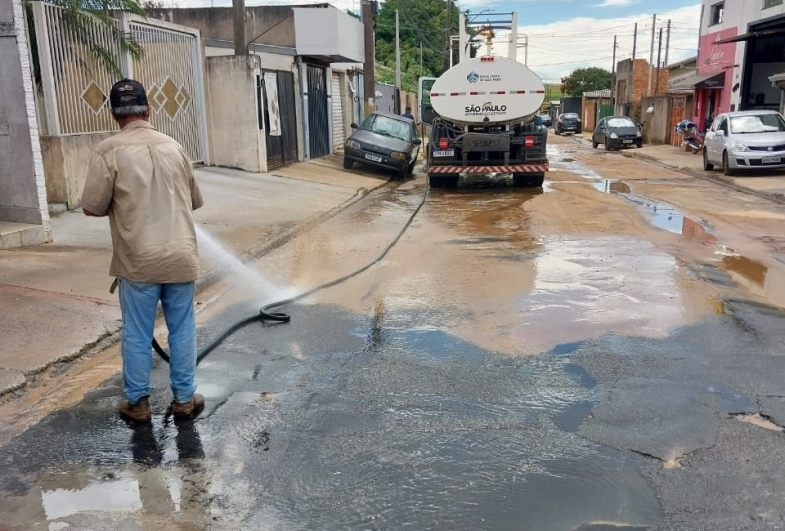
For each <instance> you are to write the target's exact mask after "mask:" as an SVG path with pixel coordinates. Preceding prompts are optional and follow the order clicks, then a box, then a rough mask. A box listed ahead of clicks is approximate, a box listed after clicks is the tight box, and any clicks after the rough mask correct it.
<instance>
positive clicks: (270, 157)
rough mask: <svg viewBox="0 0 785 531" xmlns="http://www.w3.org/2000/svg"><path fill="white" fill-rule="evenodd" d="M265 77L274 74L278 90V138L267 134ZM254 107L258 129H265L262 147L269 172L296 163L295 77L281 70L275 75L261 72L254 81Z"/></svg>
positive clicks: (268, 130)
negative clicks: (256, 113) (255, 91)
mask: <svg viewBox="0 0 785 531" xmlns="http://www.w3.org/2000/svg"><path fill="white" fill-rule="evenodd" d="M264 73H268V74H271V73H274V74H275V78H276V87H277V89H278V101H277V102H275V105H277V108H278V114H279V119H280V130H281V134H280V135H275V136H274V135H271V134H269V133H270V131H271V129H270V103H271V102H270V101H269V100H268V98H267V94H268V91H267V87H266V85H265V78H264ZM256 88H257V98H256V101H257V104H258V105H259V109H258V113H259V127H260V128H264V131H265V135H264V137H265V144H266V145H267V169H268V170H271V169H274V168H278V167H280V166H283V165H285V164H290V163H292V162H296V161H297V115H296V114H295V105H296V102H295V99H294V74H292V73H291V72H286V71H283V70H278V71H277V72H274V71H272V70H264V71H263V74H262V75H261V76H257V78H256Z"/></svg>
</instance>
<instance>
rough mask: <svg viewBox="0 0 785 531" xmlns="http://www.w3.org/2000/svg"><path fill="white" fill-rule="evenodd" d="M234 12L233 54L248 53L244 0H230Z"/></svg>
mask: <svg viewBox="0 0 785 531" xmlns="http://www.w3.org/2000/svg"><path fill="white" fill-rule="evenodd" d="M232 10H233V13H234V55H237V56H245V55H248V38H247V37H246V36H245V0H232Z"/></svg>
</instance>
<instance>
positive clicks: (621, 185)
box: [592, 179, 632, 194]
mask: <svg viewBox="0 0 785 531" xmlns="http://www.w3.org/2000/svg"><path fill="white" fill-rule="evenodd" d="M592 186H594V188H596V189H597V190H599V191H600V192H603V193H605V194H629V193H631V192H632V188H630V185H629V184H627V183H625V182H623V181H616V180H613V179H603V180H602V181H600V182H598V183H594V184H592Z"/></svg>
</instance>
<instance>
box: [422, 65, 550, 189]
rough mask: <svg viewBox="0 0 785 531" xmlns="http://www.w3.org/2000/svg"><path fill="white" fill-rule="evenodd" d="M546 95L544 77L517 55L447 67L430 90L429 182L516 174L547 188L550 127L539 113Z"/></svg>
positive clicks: (520, 181)
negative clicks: (537, 118) (537, 119)
mask: <svg viewBox="0 0 785 531" xmlns="http://www.w3.org/2000/svg"><path fill="white" fill-rule="evenodd" d="M544 99H545V86H544V85H543V83H542V80H540V78H539V77H538V76H537V74H535V73H534V72H532V71H531V70H529V69H528V68H527V67H526V66H524V65H523V64H521V63H519V62H518V61H515V60H513V59H509V58H506V57H500V56H494V55H486V56H483V57H475V58H473V59H466V60H465V61H461V62H460V63H458V64H457V65H455V66H453V67H452V68H450V69H449V70H447V71H446V72H445V73H444V74H442V76H441V77H439V78H438V79H436V81H435V82H434V83H433V86H432V87H431V89H430V105H429V107H430V108H431V109H432V111H433V116H432V119H431V120H429V121H430V122H431V132H430V135H429V145H428V149H427V158H428V161H427V170H426V171H427V173H428V179H429V182H430V185H431V186H432V187H454V186H456V185H457V184H458V181H459V180H460V179H462V178H463V179H477V178H480V179H483V180H501V179H509V178H512V180H513V182H514V183H515V185H517V186H542V183H543V180H544V179H545V172H546V171H548V158H547V155H546V153H545V144H546V141H547V138H548V131H547V129H546V128H545V127H543V126H542V125H539V124H538V123H535V116H536V115H537V114H538V112H539V109H540V107H541V106H542V103H543V100H544ZM429 110H430V109H429Z"/></svg>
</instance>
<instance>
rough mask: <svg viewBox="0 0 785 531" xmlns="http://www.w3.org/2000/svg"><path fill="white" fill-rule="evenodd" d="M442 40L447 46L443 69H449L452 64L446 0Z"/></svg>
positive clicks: (448, 12)
mask: <svg viewBox="0 0 785 531" xmlns="http://www.w3.org/2000/svg"><path fill="white" fill-rule="evenodd" d="M444 38H445V40H446V41H445V44H446V46H447V55H446V56H445V57H444V69H445V70H447V68H449V66H450V63H451V62H452V40H451V39H450V0H447V5H446V7H445V12H444Z"/></svg>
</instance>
